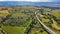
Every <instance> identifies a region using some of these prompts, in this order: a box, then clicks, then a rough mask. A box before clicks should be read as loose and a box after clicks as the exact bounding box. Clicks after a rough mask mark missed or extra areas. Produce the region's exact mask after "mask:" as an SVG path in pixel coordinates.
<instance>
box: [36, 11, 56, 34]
mask: <svg viewBox="0 0 60 34" xmlns="http://www.w3.org/2000/svg"><path fill="white" fill-rule="evenodd" d="M35 15H36V12H35ZM36 18H37V20H38V22H39V24H40V25H42V27H43V28H44V29H45V30H46V31H47V32H49V33H50V34H56V33H55V32H54V31H52V30H51V29H50V28H49V27H47V26H46V25H45V24H44V23H43V22H41V21H40V19H39V18H38V17H37V15H36Z"/></svg>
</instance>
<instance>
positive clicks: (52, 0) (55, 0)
mask: <svg viewBox="0 0 60 34" xmlns="http://www.w3.org/2000/svg"><path fill="white" fill-rule="evenodd" d="M0 1H28V2H60V0H0Z"/></svg>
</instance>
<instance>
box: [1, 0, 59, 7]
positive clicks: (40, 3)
mask: <svg viewBox="0 0 60 34" xmlns="http://www.w3.org/2000/svg"><path fill="white" fill-rule="evenodd" d="M48 4H49V5H50V4H60V2H24V1H21V2H20V1H0V6H16V5H34V6H40V5H48Z"/></svg>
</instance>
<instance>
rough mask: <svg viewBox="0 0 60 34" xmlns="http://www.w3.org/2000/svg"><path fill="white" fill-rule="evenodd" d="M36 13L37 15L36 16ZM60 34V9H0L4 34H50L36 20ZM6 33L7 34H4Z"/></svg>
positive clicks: (27, 7) (21, 7) (32, 7)
mask: <svg viewBox="0 0 60 34" xmlns="http://www.w3.org/2000/svg"><path fill="white" fill-rule="evenodd" d="M35 12H36V14H35ZM36 15H37V17H38V18H39V20H40V21H41V22H42V23H43V24H44V25H46V26H47V27H49V28H50V29H51V30H53V31H54V32H55V33H56V34H60V9H54V10H53V9H51V8H43V7H37V6H9V7H0V28H1V32H2V33H4V34H49V33H50V32H48V31H47V30H46V28H44V27H43V25H42V24H41V23H39V21H38V20H37V18H36ZM4 31H5V32H4Z"/></svg>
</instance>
